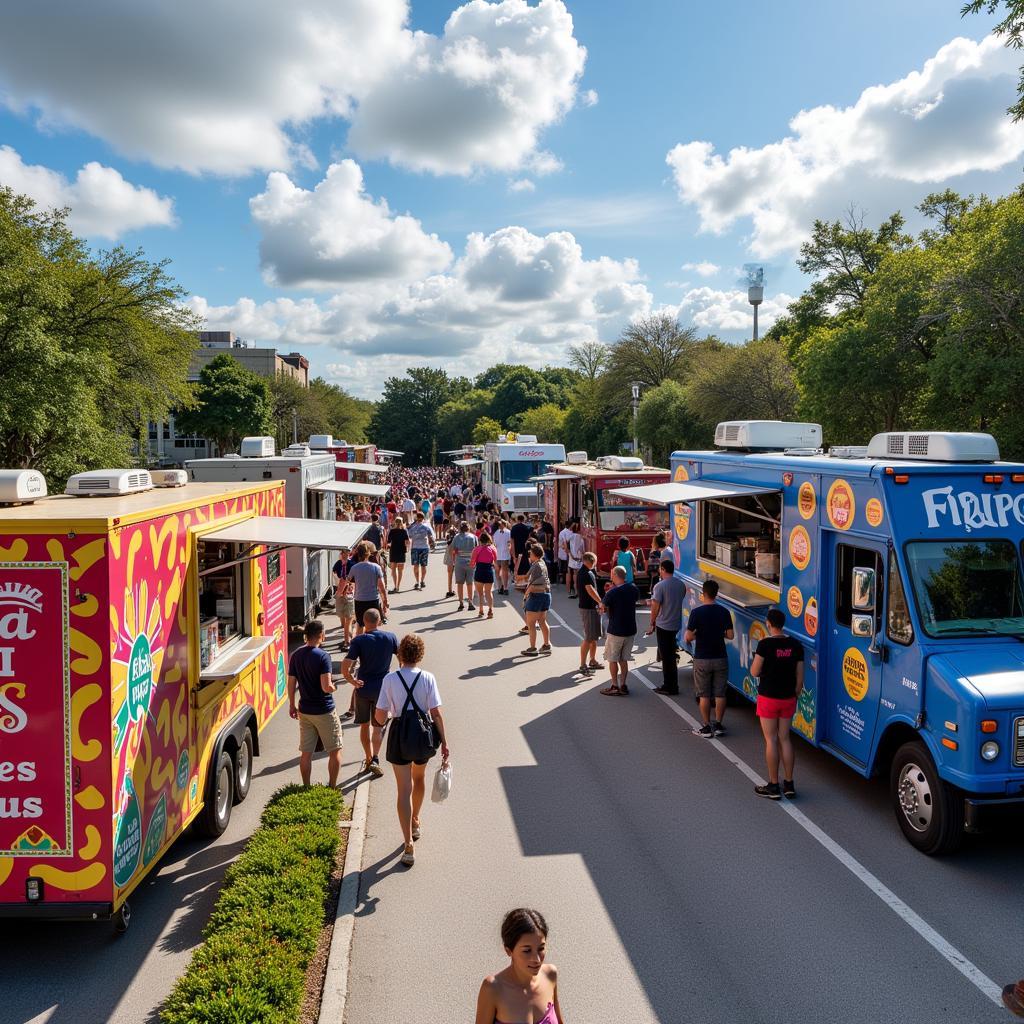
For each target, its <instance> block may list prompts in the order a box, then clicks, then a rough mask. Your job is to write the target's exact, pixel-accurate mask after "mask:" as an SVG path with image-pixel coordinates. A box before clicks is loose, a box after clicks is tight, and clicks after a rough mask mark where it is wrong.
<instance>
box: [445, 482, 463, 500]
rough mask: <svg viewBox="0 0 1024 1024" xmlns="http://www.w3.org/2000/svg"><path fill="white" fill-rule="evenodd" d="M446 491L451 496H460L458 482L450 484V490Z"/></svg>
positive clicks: (460, 490)
mask: <svg viewBox="0 0 1024 1024" xmlns="http://www.w3.org/2000/svg"><path fill="white" fill-rule="evenodd" d="M448 493H449V495H450V496H451V497H453V498H461V497H462V488H461V487H460V486H459V485H458V484H452V486H451V490H450V491H449V492H448Z"/></svg>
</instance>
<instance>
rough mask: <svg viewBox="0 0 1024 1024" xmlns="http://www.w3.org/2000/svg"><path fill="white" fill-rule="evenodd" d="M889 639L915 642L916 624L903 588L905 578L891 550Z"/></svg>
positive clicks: (903, 642)
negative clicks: (911, 616)
mask: <svg viewBox="0 0 1024 1024" xmlns="http://www.w3.org/2000/svg"><path fill="white" fill-rule="evenodd" d="M886 631H887V633H888V636H889V639H890V640H892V641H894V642H895V643H898V644H904V645H910V644H912V643H913V642H914V625H913V623H912V622H911V621H910V607H909V606H908V604H907V593H906V591H905V590H904V589H903V579H902V577H901V576H900V567H899V565H898V564H897V562H896V556H895V555H894V554H893V553H892V552H891V551H890V552H889V615H888V624H887V630H886Z"/></svg>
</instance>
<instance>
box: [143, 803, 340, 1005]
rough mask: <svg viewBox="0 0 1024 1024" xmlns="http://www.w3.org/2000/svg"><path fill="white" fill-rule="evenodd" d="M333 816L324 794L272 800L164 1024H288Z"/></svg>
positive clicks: (317, 914)
mask: <svg viewBox="0 0 1024 1024" xmlns="http://www.w3.org/2000/svg"><path fill="white" fill-rule="evenodd" d="M341 809H342V798H341V794H340V793H338V792H337V791H336V790H333V789H329V788H328V787H326V786H312V787H309V788H305V787H302V786H285V787H284V788H283V789H280V790H278V792H277V793H275V794H274V796H273V797H272V798H271V800H270V802H269V803H268V804H267V806H266V808H265V809H264V811H263V816H262V819H261V822H260V827H259V829H257V831H256V832H255V833H254V834H253V836H252V838H251V839H250V840H249V844H248V845H247V846H246V848H245V851H244V852H243V853H242V855H241V856H240V857H239V858H238V860H237V861H236V862H235V863H234V864H233V865H232V866H231V867H230V868H229V869H228V871H227V873H226V875H225V880H224V887H223V889H222V890H221V893H220V896H219V897H218V899H217V905H216V907H215V908H214V910H213V914H212V915H211V917H210V920H209V922H208V923H207V926H206V929H205V931H204V933H203V939H204V941H203V944H202V945H201V946H200V947H199V948H198V949H197V950H196V952H195V954H194V955H193V957H192V960H191V962H190V963H189V966H188V969H187V970H186V971H185V973H184V975H182V977H181V978H180V979H179V980H178V982H177V984H176V985H175V986H174V989H173V991H172V992H171V994H170V996H169V997H168V1000H167V1002H166V1003H165V1004H164V1008H163V1012H162V1018H161V1019H162V1021H163V1024H294V1022H295V1021H296V1020H297V1019H298V1016H299V1011H300V1009H301V1007H302V1000H303V995H304V991H305V980H306V967H307V966H308V964H309V962H310V960H311V958H312V956H313V953H314V952H315V951H316V946H317V940H318V938H319V936H320V931H321V928H322V927H323V913H324V898H325V896H326V894H327V888H328V883H329V880H330V875H331V871H332V869H333V867H334V861H335V857H336V856H337V853H338V843H339V836H338V827H337V823H338V817H339V815H340V814H341Z"/></svg>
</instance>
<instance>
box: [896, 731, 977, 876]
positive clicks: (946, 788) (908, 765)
mask: <svg viewBox="0 0 1024 1024" xmlns="http://www.w3.org/2000/svg"><path fill="white" fill-rule="evenodd" d="M889 792H890V794H891V795H892V803H893V809H894V810H895V812H896V820H897V821H898V822H899V823H900V828H901V829H903V834H904V836H906V838H907V841H908V842H909V843H910V844H911V846H914V847H916V848H917V849H918V850H920V851H921V852H922V853H926V854H928V855H929V856H935V855H938V854H943V853H952V852H953V851H954V850H956V848H957V847H958V846H959V845H960V843H961V841H962V839H963V834H964V829H963V824H964V798H963V796H962V795H961V794H960V792H959V790H957V789H956V787H954V786H951V785H949V783H947V782H943V780H942V779H941V778H939V773H938V771H936V769H935V762H934V761H933V760H932V756H931V754H930V753H928V748H927V747H926V746H925V745H924V744H923V743H922V742H921V741H920V740H912V741H911V742H910V743H904V744H903V746H902V747H900V748H899V750H897V751H896V756H895V757H894V758H893V759H892V767H891V768H890V770H889Z"/></svg>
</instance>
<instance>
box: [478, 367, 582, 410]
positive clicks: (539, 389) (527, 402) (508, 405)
mask: <svg viewBox="0 0 1024 1024" xmlns="http://www.w3.org/2000/svg"><path fill="white" fill-rule="evenodd" d="M563 397H564V395H563V393H562V391H561V389H560V388H558V387H557V386H556V385H554V384H552V383H550V382H549V381H547V380H545V378H544V375H543V374H542V373H541V372H540V371H538V370H533V369H531V368H530V367H528V366H516V367H514V368H513V369H512V370H511V371H510V372H509V373H507V374H505V376H504V377H502V379H501V380H500V381H499V382H498V384H497V385H496V386H495V388H494V399H493V400H492V402H491V409H490V413H489V415H490V416H491V417H492V418H493V419H496V420H498V421H499V422H500V423H509V422H511V420H512V417H513V416H517V415H519V414H520V413H523V412H526V410H527V409H535V408H536V407H537V406H539V405H544V404H545V403H546V402H557V401H559V399H561V398H563Z"/></svg>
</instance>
